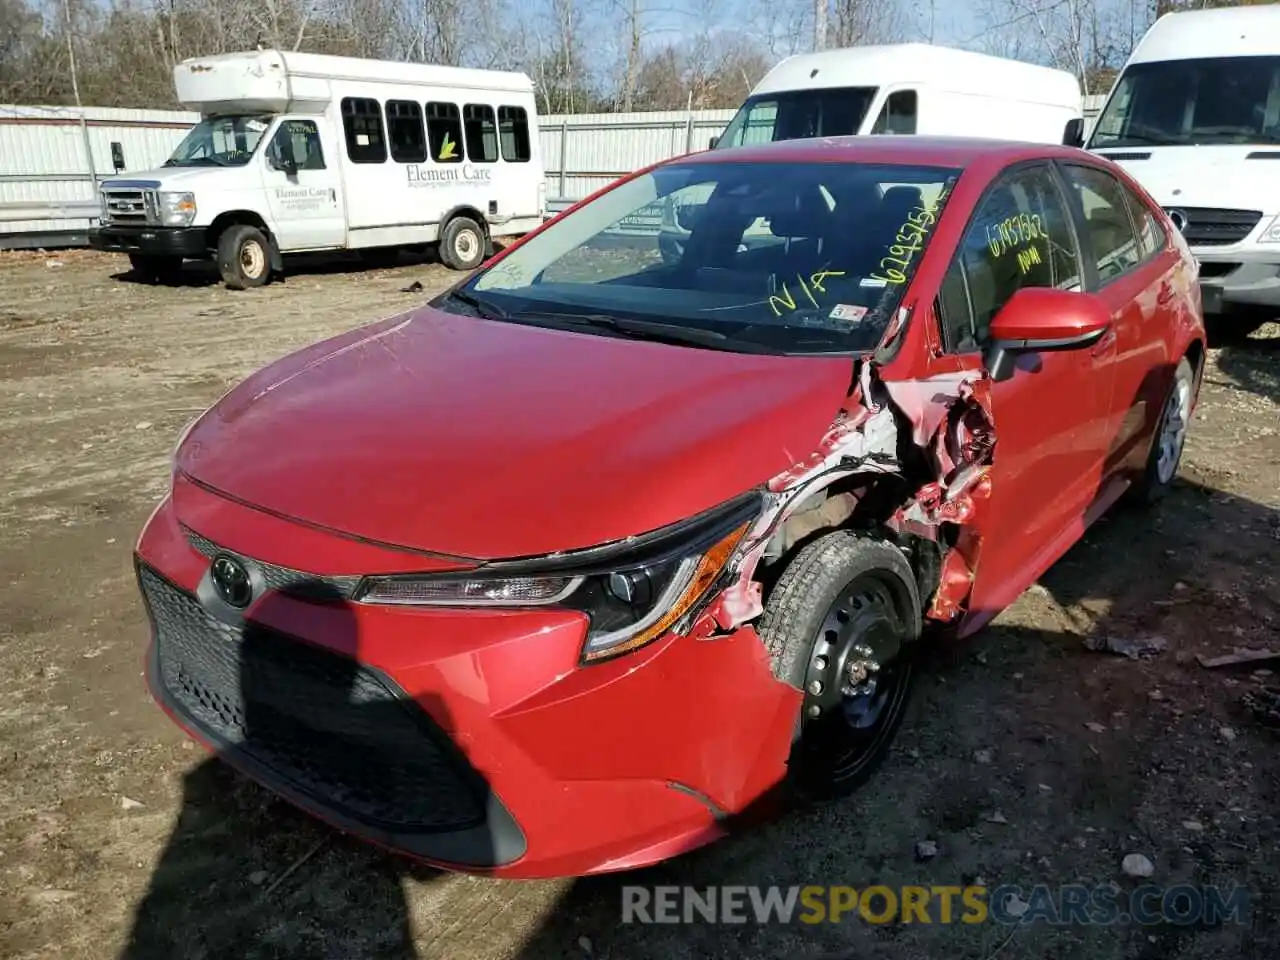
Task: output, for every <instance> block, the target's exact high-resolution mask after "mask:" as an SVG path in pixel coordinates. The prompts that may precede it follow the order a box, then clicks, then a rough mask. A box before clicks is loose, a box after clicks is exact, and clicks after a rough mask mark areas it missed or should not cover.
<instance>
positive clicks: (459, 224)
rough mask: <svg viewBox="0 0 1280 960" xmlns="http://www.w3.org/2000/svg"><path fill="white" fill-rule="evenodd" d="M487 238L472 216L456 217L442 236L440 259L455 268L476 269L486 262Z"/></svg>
mask: <svg viewBox="0 0 1280 960" xmlns="http://www.w3.org/2000/svg"><path fill="white" fill-rule="evenodd" d="M484 251H485V239H484V231H483V230H481V229H480V225H479V224H478V223H476V222H475V221H474V220H472V219H471V218H470V217H454V218H453V219H452V220H450V221H449V222H448V224H446V225H445V228H444V233H443V234H441V236H440V259H441V260H443V261H444V264H445V266H446V267H449V268H451V269H453V270H474V269H475V268H476V267H478V266H480V264H482V263H484Z"/></svg>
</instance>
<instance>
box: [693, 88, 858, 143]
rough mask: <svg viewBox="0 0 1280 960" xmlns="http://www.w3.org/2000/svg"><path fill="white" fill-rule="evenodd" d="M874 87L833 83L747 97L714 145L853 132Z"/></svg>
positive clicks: (829, 135) (846, 134) (840, 135)
mask: <svg viewBox="0 0 1280 960" xmlns="http://www.w3.org/2000/svg"><path fill="white" fill-rule="evenodd" d="M876 89H877V88H876V87H832V88H830V89H825V90H791V91H788V92H786V93H766V94H761V95H760V96H756V97H749V98H748V99H747V102H746V103H744V104H743V105H742V108H741V109H740V110H739V111H738V113H737V115H736V116H734V118H733V119H732V120H730V121H729V126H727V127H725V131H724V134H723V135H722V136H721V137H720V139H719V140H718V141H717V142H716V149H717V150H720V149H725V148H728V147H740V146H743V145H744V144H752V143H769V142H771V141H774V140H802V139H807V138H810V137H842V136H848V135H850V134H855V133H857V132H858V130H859V128H860V127H861V126H862V121H863V119H864V118H865V117H866V115H867V110H869V109H870V108H871V101H872V100H874V99H875V95H876Z"/></svg>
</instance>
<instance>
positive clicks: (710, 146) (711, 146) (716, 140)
mask: <svg viewBox="0 0 1280 960" xmlns="http://www.w3.org/2000/svg"><path fill="white" fill-rule="evenodd" d="M719 142H720V138H719V137H712V138H711V140H710V141H709V142H708V143H707V149H708V150H714V149H715V148H716V144H717V143H719Z"/></svg>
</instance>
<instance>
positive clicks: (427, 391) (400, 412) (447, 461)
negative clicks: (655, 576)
mask: <svg viewBox="0 0 1280 960" xmlns="http://www.w3.org/2000/svg"><path fill="white" fill-rule="evenodd" d="M852 371H853V365H852V361H851V360H850V358H848V357H772V356H761V355H754V354H737V353H729V352H725V351H718V350H709V349H699V348H695V347H684V346H672V345H667V344H658V343H652V342H643V341H636V340H626V339H621V338H616V337H607V336H595V335H591V334H587V333H577V332H566V331H563V330H552V329H546V328H538V327H532V326H522V325H518V324H513V323H503V322H499V321H490V320H482V319H477V318H472V317H464V316H456V315H452V314H447V313H444V312H441V311H437V310H434V309H431V308H424V309H422V310H418V311H416V312H413V313H410V314H408V315H404V316H401V317H394V318H389V319H387V320H385V321H381V322H380V323H377V324H374V325H371V326H369V327H364V328H361V329H359V330H354V331H351V332H349V333H347V334H344V335H342V336H340V337H337V338H334V339H332V340H328V341H324V342H322V343H318V344H315V345H313V346H311V347H308V348H306V349H304V350H302V351H299V352H298V353H295V354H292V355H290V356H287V357H285V358H284V359H282V360H279V361H277V362H276V363H274V364H272V365H270V366H268V367H265V368H264V369H262V370H260V371H258V372H257V373H256V374H254V375H253V376H251V377H250V378H249V379H248V380H246V381H244V382H243V383H241V384H240V385H239V386H238V387H236V388H235V389H233V390H232V391H231V392H230V393H228V394H227V395H226V396H225V397H224V398H223V399H222V400H221V401H220V402H218V403H217V404H215V405H214V406H213V407H212V408H211V409H210V410H209V411H208V412H206V413H205V414H204V416H202V417H201V418H200V419H199V420H198V422H196V423H195V424H194V425H193V426H192V428H191V429H190V431H189V433H188V434H187V436H186V437H185V439H184V440H183V442H182V444H181V445H180V448H179V451H178V454H177V467H178V468H179V469H180V470H181V471H182V472H183V473H185V474H187V475H188V476H189V477H191V478H192V479H193V480H195V481H197V482H199V483H201V484H203V485H204V486H206V487H208V488H211V489H213V490H216V491H219V492H221V493H223V494H225V495H228V496H230V497H233V498H235V499H237V500H240V501H242V502H245V503H248V504H251V505H254V506H258V507H260V508H263V509H266V510H269V511H271V512H274V513H277V514H280V515H283V516H286V517H290V518H294V519H297V520H302V521H305V522H307V523H310V524H315V525H319V526H323V527H327V528H330V529H332V530H335V531H341V532H344V533H347V534H351V535H356V536H359V537H362V538H367V539H370V540H375V541H380V542H383V543H386V544H391V545H395V546H400V547H410V548H414V549H417V550H425V551H433V552H439V553H446V554H453V555H457V556H462V557H476V558H483V559H492V558H501V557H508V558H509V557H521V556H532V555H538V554H544V553H550V552H554V551H559V550H571V549H578V548H582V547H589V546H594V545H597V544H600V543H605V542H608V541H612V540H617V539H620V538H624V537H627V536H632V535H634V534H638V533H643V532H645V531H648V530H652V529H655V528H657V527H661V526H664V525H666V524H669V523H674V522H676V521H678V520H681V519H684V518H686V517H689V516H691V515H693V514H696V513H698V512H700V511H702V510H706V509H708V508H710V507H713V506H715V505H716V504H718V503H721V502H723V501H724V500H727V499H729V498H731V497H733V496H735V495H737V494H739V493H742V492H743V491H745V490H748V489H750V488H751V487H753V486H755V485H756V484H759V483H762V482H763V481H765V480H767V479H769V478H770V477H772V476H774V475H776V474H778V473H780V472H781V471H783V470H785V469H787V468H788V467H790V466H792V465H794V464H795V463H796V462H797V461H799V460H801V459H803V458H805V457H807V456H809V454H810V453H811V452H812V451H813V449H814V448H815V447H816V446H817V444H818V443H819V441H820V440H821V438H822V436H823V434H824V432H825V431H826V430H827V429H828V427H829V426H830V425H831V422H832V419H833V417H834V416H835V414H836V413H837V411H838V409H839V408H840V406H841V404H842V403H843V401H844V399H845V396H846V394H847V391H848V387H849V384H850V379H851V375H852Z"/></svg>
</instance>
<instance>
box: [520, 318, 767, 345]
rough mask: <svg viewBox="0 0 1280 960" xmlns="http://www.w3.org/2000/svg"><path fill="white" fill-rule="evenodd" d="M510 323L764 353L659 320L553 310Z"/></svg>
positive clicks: (704, 331) (716, 334) (710, 332)
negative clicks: (545, 323)
mask: <svg viewBox="0 0 1280 960" xmlns="http://www.w3.org/2000/svg"><path fill="white" fill-rule="evenodd" d="M511 319H513V320H522V319H529V320H559V321H563V322H565V323H569V324H577V325H579V326H587V327H598V328H601V329H604V330H612V331H613V332H614V333H622V334H626V335H627V336H630V337H634V338H635V339H637V340H652V341H654V342H657V343H674V344H680V345H684V346H687V345H689V344H695V345H697V346H701V347H714V348H716V349H720V350H741V349H742V348H745V349H746V351H747V352H752V353H763V352H765V350H764V348H762V347H761V346H759V345H757V344H752V343H748V342H747V341H743V340H737V339H734V338H732V337H729V336H727V335H726V334H723V333H720V332H719V331H716V330H708V329H707V328H706V327H690V326H687V325H685V324H681V323H664V322H662V321H661V320H636V319H632V318H629V317H614V316H610V315H608V314H603V313H570V312H563V313H562V312H558V311H554V310H528V311H523V310H522V311H521V312H519V313H516V314H512V316H511ZM730 344H732V346H730Z"/></svg>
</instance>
